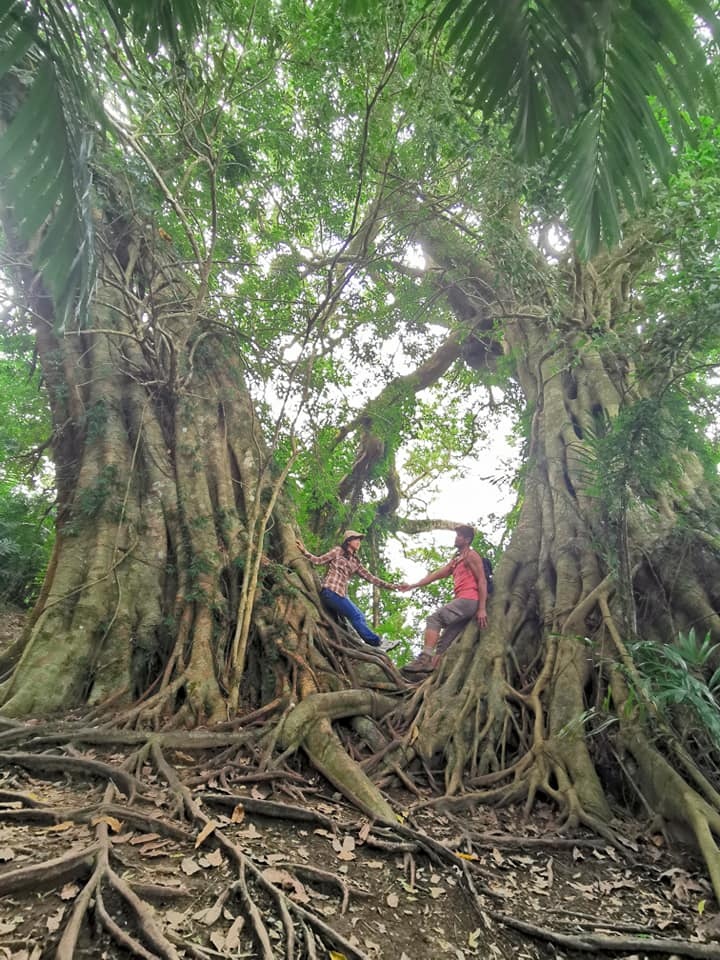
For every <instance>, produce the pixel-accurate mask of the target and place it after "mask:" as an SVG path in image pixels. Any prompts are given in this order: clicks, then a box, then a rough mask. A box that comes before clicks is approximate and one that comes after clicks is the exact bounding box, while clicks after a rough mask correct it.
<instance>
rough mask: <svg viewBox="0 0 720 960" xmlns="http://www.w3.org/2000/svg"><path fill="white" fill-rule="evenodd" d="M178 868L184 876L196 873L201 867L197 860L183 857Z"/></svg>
mask: <svg viewBox="0 0 720 960" xmlns="http://www.w3.org/2000/svg"><path fill="white" fill-rule="evenodd" d="M180 869H181V870H182V872H183V873H184V874H185V876H186V877H191V876H192V875H193V874H194V873H197V872H198V870H200V869H201V867H200V864H199V863H198V862H197V860H193V859H192V857H185V859H184V860H183V861H182V863H181V864H180Z"/></svg>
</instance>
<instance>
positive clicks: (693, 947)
mask: <svg viewBox="0 0 720 960" xmlns="http://www.w3.org/2000/svg"><path fill="white" fill-rule="evenodd" d="M489 915H490V916H491V917H492V918H493V920H496V921H497V922H498V923H502V924H504V925H505V926H507V927H512V928H513V929H514V930H519V931H520V932H521V933H525V934H527V935H528V936H530V937H535V938H536V939H538V940H545V941H546V942H547V943H554V944H556V945H557V946H559V947H565V948H566V949H568V950H580V951H582V952H584V953H592V954H598V953H621V952H624V951H627V952H628V953H629V952H631V951H632V952H637V953H662V954H675V955H676V956H682V957H693V958H695V957H697V958H699V960H720V944H717V943H689V942H688V941H687V940H671V939H667V940H666V939H662V940H658V939H654V938H652V937H629V936H628V937H607V936H604V935H602V934H598V933H581V934H568V933H559V932H557V931H556V930H549V929H547V928H545V927H538V926H535V925H534V924H532V923H527V921H525V920H518V919H516V918H515V917H510V916H508V915H507V914H504V913H496V912H493V911H489Z"/></svg>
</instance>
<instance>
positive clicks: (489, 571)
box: [480, 557, 495, 596]
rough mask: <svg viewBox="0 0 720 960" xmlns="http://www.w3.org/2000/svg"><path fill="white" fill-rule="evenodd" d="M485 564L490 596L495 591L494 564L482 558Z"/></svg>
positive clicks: (484, 568)
mask: <svg viewBox="0 0 720 960" xmlns="http://www.w3.org/2000/svg"><path fill="white" fill-rule="evenodd" d="M480 559H481V560H482V563H483V570H484V571H485V579H486V580H487V592H488V596H490V594H491V593H492V592H493V591H494V589H495V584H494V583H493V568H492V563H491V562H490V560H489V559H488V558H487V557H481V558H480Z"/></svg>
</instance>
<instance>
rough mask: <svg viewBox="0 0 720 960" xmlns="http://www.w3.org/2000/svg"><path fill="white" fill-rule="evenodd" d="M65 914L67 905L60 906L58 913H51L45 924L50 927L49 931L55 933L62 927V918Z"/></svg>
mask: <svg viewBox="0 0 720 960" xmlns="http://www.w3.org/2000/svg"><path fill="white" fill-rule="evenodd" d="M64 916H65V907H59V908H58V910H57V911H56V913H53V914H51V915H50V916H49V917H48V918H47V920H46V922H45V926H46V927H47V929H48V933H55V932H56V931H58V930H59V929H60V924H61V923H62V918H63V917H64Z"/></svg>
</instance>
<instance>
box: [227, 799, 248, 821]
mask: <svg viewBox="0 0 720 960" xmlns="http://www.w3.org/2000/svg"><path fill="white" fill-rule="evenodd" d="M244 819H245V807H244V806H243V805H242V804H241V803H238V804H237V806H236V807H235V809H234V810H233V812H232V815H231V817H230V823H242V822H243V820H244Z"/></svg>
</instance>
